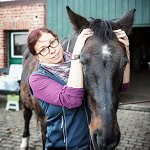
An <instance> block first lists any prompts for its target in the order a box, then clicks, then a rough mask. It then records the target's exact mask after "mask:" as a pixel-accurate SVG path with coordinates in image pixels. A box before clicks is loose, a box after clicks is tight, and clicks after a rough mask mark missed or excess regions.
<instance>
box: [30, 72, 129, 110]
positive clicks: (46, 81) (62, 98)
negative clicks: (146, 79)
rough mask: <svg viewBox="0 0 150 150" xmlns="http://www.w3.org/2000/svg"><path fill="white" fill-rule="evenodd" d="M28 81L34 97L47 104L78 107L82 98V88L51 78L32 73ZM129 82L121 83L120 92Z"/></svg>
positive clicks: (126, 87)
mask: <svg viewBox="0 0 150 150" xmlns="http://www.w3.org/2000/svg"><path fill="white" fill-rule="evenodd" d="M29 83H30V86H31V88H32V91H33V96H34V97H35V98H38V99H41V100H43V101H45V102H47V103H49V104H53V105H58V106H65V107H67V108H70V109H71V108H75V107H79V106H81V104H82V100H83V98H84V89H83V88H71V87H68V86H67V85H65V86H63V85H61V84H59V83H58V82H56V81H55V80H52V79H51V78H48V77H45V76H42V75H38V74H33V75H31V76H30V78H29ZM128 87H129V83H126V84H123V85H122V89H121V92H124V91H126V90H127V89H128Z"/></svg>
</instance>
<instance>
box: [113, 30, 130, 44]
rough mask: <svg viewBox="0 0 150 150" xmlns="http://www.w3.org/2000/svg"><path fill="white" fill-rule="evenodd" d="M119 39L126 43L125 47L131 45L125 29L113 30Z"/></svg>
mask: <svg viewBox="0 0 150 150" xmlns="http://www.w3.org/2000/svg"><path fill="white" fill-rule="evenodd" d="M113 32H114V33H115V34H116V36H117V38H118V40H119V41H120V42H121V43H123V44H124V46H125V47H129V40H128V36H127V35H126V33H125V31H123V30H121V29H118V30H114V31H113Z"/></svg>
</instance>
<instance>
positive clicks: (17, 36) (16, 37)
mask: <svg viewBox="0 0 150 150" xmlns="http://www.w3.org/2000/svg"><path fill="white" fill-rule="evenodd" d="M27 38H28V32H11V58H22V57H23V53H24V51H25V50H26V49H27Z"/></svg>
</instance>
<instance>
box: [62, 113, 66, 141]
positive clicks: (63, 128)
mask: <svg viewBox="0 0 150 150" xmlns="http://www.w3.org/2000/svg"><path fill="white" fill-rule="evenodd" d="M61 128H62V130H63V136H64V143H65V142H66V135H65V127H64V116H63V115H62V116H61Z"/></svg>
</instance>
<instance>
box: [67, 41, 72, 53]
mask: <svg viewBox="0 0 150 150" xmlns="http://www.w3.org/2000/svg"><path fill="white" fill-rule="evenodd" d="M70 40H71V38H69V40H68V43H67V49H66V52H69V46H70Z"/></svg>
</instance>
